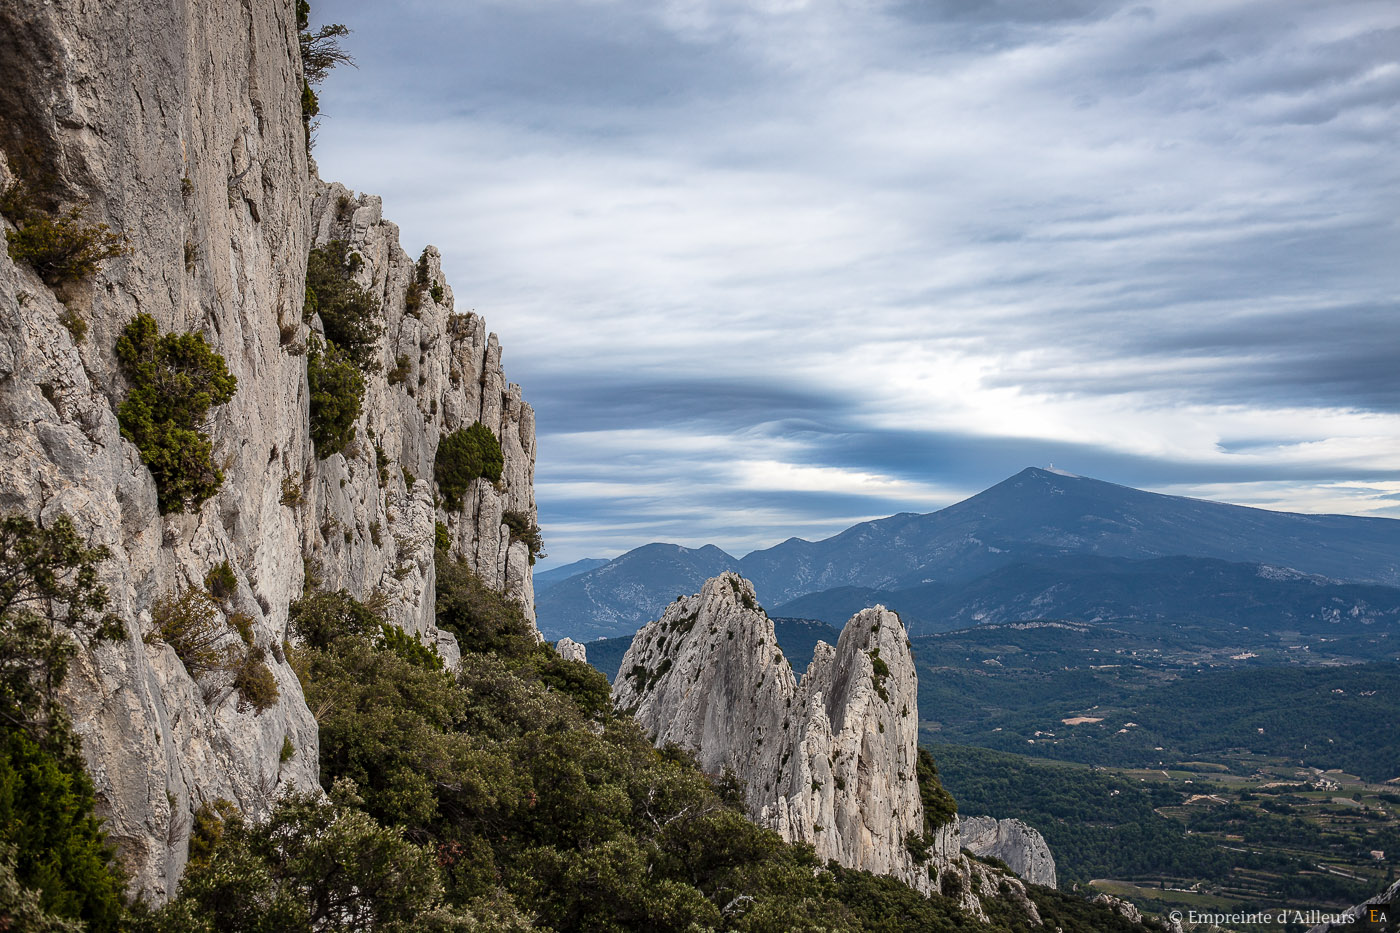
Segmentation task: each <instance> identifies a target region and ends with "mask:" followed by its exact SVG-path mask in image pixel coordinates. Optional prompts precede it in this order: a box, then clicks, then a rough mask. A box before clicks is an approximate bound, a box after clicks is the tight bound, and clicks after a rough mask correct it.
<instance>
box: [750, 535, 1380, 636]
mask: <svg viewBox="0 0 1400 933" xmlns="http://www.w3.org/2000/svg"><path fill="white" fill-rule="evenodd" d="M875 603H880V604H882V605H884V606H886V607H888V608H890V609H893V610H895V611H896V612H898V613H899V614H900V617H901V618H902V619H903V620H904V623H905V625H907V626H908V627H909V630H910V632H911V633H914V634H927V633H929V632H940V631H952V630H954V629H960V628H966V627H968V626H971V625H977V624H980V623H986V622H1014V621H1019V620H1023V619H1042V618H1043V619H1075V620H1080V621H1085V622H1101V621H1107V620H1114V619H1141V620H1146V621H1153V620H1156V621H1165V620H1168V619H1193V620H1197V621H1217V622H1222V623H1229V624H1232V625H1242V626H1251V627H1255V628H1258V629H1260V630H1264V631H1280V630H1292V631H1308V632H1326V631H1329V630H1331V629H1336V628H1338V626H1342V627H1344V628H1345V629H1346V630H1347V632H1348V633H1351V632H1352V631H1353V630H1354V629H1355V627H1356V626H1365V625H1374V624H1376V623H1389V624H1390V625H1392V626H1393V625H1394V624H1395V623H1396V622H1400V587H1393V586H1378V585H1375V584H1360V583H1338V582H1336V581H1334V580H1329V579H1328V578H1326V577H1320V576H1316V575H1310V574H1303V573H1299V572H1298V571H1295V570H1288V569H1283V568H1279V567H1274V566H1271V565H1268V564H1240V563H1230V562H1228V561H1222V560H1215V559H1214V558H1205V557H1158V558H1153V559H1151V560H1128V559H1126V558H1121V557H1098V556H1094V555H1085V554H1077V555H1071V556H1057V557H1053V558H1045V559H1042V560H1038V561H1031V562H1026V563H1016V564H1011V565H1008V566H1006V567H1000V568H998V569H996V570H994V571H992V572H991V573H989V574H985V575H983V576H981V577H978V578H977V579H975V580H970V581H968V582H966V583H957V584H945V583H925V584H923V585H922V586H915V587H909V588H907V589H900V590H876V589H871V588H868V587H840V588H837V589H834V590H827V591H825V592H821V593H812V594H809V595H807V596H800V597H798V598H797V599H795V600H792V601H791V602H788V603H784V604H783V605H781V606H778V607H777V608H776V609H774V610H773V611H774V612H775V613H777V614H781V615H785V616H800V617H803V618H809V619H820V620H822V621H824V622H829V623H832V624H840V623H841V622H844V621H845V620H846V619H848V618H850V617H851V615H853V614H854V613H856V612H858V611H860V610H861V609H863V608H865V607H866V606H870V605H874V604H875Z"/></svg>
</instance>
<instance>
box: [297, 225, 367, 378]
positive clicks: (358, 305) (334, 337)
mask: <svg viewBox="0 0 1400 933" xmlns="http://www.w3.org/2000/svg"><path fill="white" fill-rule="evenodd" d="M362 263H363V260H362V259H361V258H360V255H359V254H358V253H354V252H351V251H350V247H349V244H347V243H346V242H345V241H344V240H331V241H330V242H329V243H327V244H326V245H325V246H322V247H320V248H318V249H313V250H312V251H311V254H310V256H309V257H308V258H307V261H306V290H307V308H306V311H307V313H308V314H312V313H315V314H319V315H320V316H321V326H322V328H323V329H324V330H325V333H326V340H327V341H328V342H329V343H331V344H334V345H335V346H336V347H338V348H339V349H340V351H341V353H342V354H344V356H345V358H346V359H348V360H349V361H350V362H352V363H354V364H355V366H356V367H357V368H358V369H359V370H360V372H362V373H370V372H378V371H379V360H378V342H379V338H380V337H381V336H382V335H383V333H384V325H383V323H382V322H381V321H380V320H379V299H377V298H375V297H374V296H373V295H372V294H370V293H369V292H368V291H367V290H366V289H365V288H364V287H363V286H362V285H360V284H359V283H358V282H356V281H355V280H354V279H353V278H352V277H351V276H352V275H353V274H354V272H355V270H357V269H358V268H359V267H360V265H361V264H362Z"/></svg>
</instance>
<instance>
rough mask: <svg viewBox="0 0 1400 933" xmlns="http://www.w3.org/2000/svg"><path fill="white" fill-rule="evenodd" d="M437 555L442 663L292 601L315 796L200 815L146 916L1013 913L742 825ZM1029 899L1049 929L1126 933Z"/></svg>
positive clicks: (363, 615) (874, 922) (697, 918)
mask: <svg viewBox="0 0 1400 933" xmlns="http://www.w3.org/2000/svg"><path fill="white" fill-rule="evenodd" d="M437 570H438V573H437V578H438V603H437V611H438V618H437V622H438V625H439V626H440V627H441V628H443V629H445V630H447V631H452V632H454V633H456V634H457V635H458V637H459V638H460V639H461V644H462V646H463V648H464V649H466V650H465V652H464V654H463V658H462V663H461V666H460V669H459V671H458V672H457V673H456V674H455V675H454V674H453V673H451V672H448V671H446V670H444V668H443V665H442V663H441V660H440V659H439V658H437V657H436V655H435V653H433V652H432V651H431V650H429V649H427V648H425V647H424V646H421V645H419V644H418V643H417V641H416V640H415V639H413V638H412V637H411V636H408V635H406V634H404V633H403V632H401V631H399V630H396V629H392V628H389V627H386V626H385V625H384V623H383V622H382V620H381V619H380V618H379V617H378V616H377V615H376V614H375V613H374V612H373V611H371V610H370V609H369V608H368V607H366V606H364V605H363V604H361V603H358V602H357V601H355V600H353V599H351V598H350V597H349V596H348V595H346V594H344V593H313V594H309V595H308V596H306V597H304V598H303V599H302V600H300V601H299V602H298V603H297V604H296V605H295V606H294V607H293V610H292V613H291V624H292V627H293V631H294V633H295V634H296V635H297V636H298V639H299V641H300V646H299V647H297V648H294V649H292V650H291V651H290V653H289V656H290V659H291V662H292V664H293V666H294V668H295V669H296V670H297V671H298V674H299V676H300V677H301V678H302V681H303V684H304V686H305V689H306V692H307V699H308V700H309V702H310V705H311V707H312V708H313V709H316V710H319V711H320V726H321V778H322V782H323V783H324V784H325V785H326V786H327V787H330V788H332V795H331V800H330V801H329V802H319V803H318V802H315V801H312V800H311V799H309V798H305V799H304V798H295V797H294V798H290V799H288V800H287V801H284V802H283V804H281V805H280V806H279V808H278V810H277V812H276V813H274V816H273V821H272V823H271V824H268V825H266V826H258V827H254V826H249V825H247V824H245V823H244V822H243V821H241V820H240V819H238V818H237V817H236V816H231V815H230V816H225V817H222V818H217V817H211V816H208V815H206V818H205V823H204V825H205V826H206V828H207V831H205V833H204V838H202V839H201V840H200V842H199V843H198V846H197V847H196V848H197V850H198V852H199V853H200V857H199V858H196V859H195V860H193V861H192V863H191V869H190V871H189V873H188V874H187V876H186V880H185V882H184V884H183V885H182V888H181V894H180V897H179V898H178V899H177V901H176V902H175V903H174V904H172V905H171V906H169V907H167V908H165V909H164V910H163V911H161V912H160V914H159V916H158V918H157V920H156V921H154V926H153V929H157V930H160V931H171V933H173V931H174V930H176V929H194V930H212V929H219V930H221V931H222V930H228V931H235V933H236V931H243V930H249V931H251V930H262V929H274V928H275V929H279V930H281V929H285V930H291V931H301V930H310V929H314V928H316V926H317V923H318V921H319V922H321V923H323V924H324V923H326V922H335V923H339V924H341V925H342V926H343V927H344V928H353V929H365V930H371V929H373V930H400V929H424V930H434V929H441V930H458V929H461V930H465V929H487V930H524V929H548V930H557V931H566V930H684V929H694V930H721V929H722V930H752V931H770V930H771V931H775V933H776V931H789V930H811V931H816V930H824V931H843V930H851V931H855V930H889V931H894V930H914V929H916V930H964V929H965V930H972V929H980V930H988V931H997V930H1012V929H1018V930H1019V929H1028V928H1029V922H1028V921H1027V920H1026V919H1025V918H1024V917H1023V916H1021V915H1019V914H1018V913H1016V912H1015V910H1014V908H1008V909H1007V910H1006V911H1005V916H1004V917H1000V918H999V922H997V923H994V924H993V925H991V926H985V927H984V926H981V925H979V924H976V922H975V921H973V920H971V918H969V917H967V916H965V915H963V914H961V913H960V912H959V911H958V910H957V909H956V906H955V904H954V903H953V902H952V901H950V900H947V899H944V898H942V897H933V898H924V897H922V896H921V895H918V894H917V893H915V892H913V891H911V890H910V889H908V888H906V887H904V886H903V885H900V884H898V883H896V882H894V881H891V880H889V879H883V878H877V877H874V876H871V875H869V874H865V873H861V872H852V871H846V870H843V869H840V868H837V867H835V866H826V867H823V866H821V865H819V864H818V863H817V862H816V860H815V858H814V857H813V854H812V851H811V849H810V848H808V847H803V846H792V845H788V844H785V843H783V842H782V841H781V839H780V838H779V837H778V836H776V835H775V834H774V833H772V832H769V831H766V830H762V829H759V828H758V827H757V826H755V825H753V824H752V823H750V822H749V821H748V820H746V819H745V818H744V817H743V816H742V815H741V813H740V812H739V811H738V810H736V809H734V803H733V801H735V800H737V799H738V798H739V797H741V794H738V793H735V792H734V788H732V787H728V786H727V785H726V784H725V782H724V781H720V782H719V787H720V789H719V790H717V789H716V786H714V785H712V784H711V782H710V780H709V779H707V778H706V777H705V776H704V775H702V774H700V772H699V771H698V770H696V768H695V767H694V763H693V760H692V759H690V758H689V756H687V755H685V754H683V753H679V752H677V751H676V750H674V749H668V750H666V751H664V752H658V751H656V750H655V749H653V748H652V747H651V745H650V743H649V742H648V741H647V740H646V739H645V737H644V736H643V735H642V734H641V733H640V730H639V729H638V727H637V724H636V722H635V721H634V720H632V719H631V718H630V717H625V716H619V715H617V714H616V713H615V712H614V711H613V710H612V708H611V705H610V703H609V699H608V693H609V691H608V685H607V682H606V680H605V678H603V677H602V676H601V675H600V674H599V673H597V672H596V671H594V670H592V669H591V668H589V667H588V666H587V665H584V664H580V663H577V662H571V661H565V660H563V659H561V658H560V657H559V656H558V655H557V654H555V653H554V651H553V650H552V649H550V648H549V647H548V646H547V645H540V644H537V643H536V642H535V640H534V636H533V633H532V630H531V627H530V625H529V623H528V622H527V621H526V620H525V618H524V616H523V614H522V613H521V612H520V610H519V608H518V607H517V606H516V605H514V604H513V603H511V602H509V601H507V600H505V599H503V598H502V597H501V596H499V595H498V594H496V593H494V592H492V591H491V590H489V589H487V588H486V587H485V586H484V585H482V584H481V582H480V580H478V579H476V578H475V576H474V575H473V574H472V573H471V572H470V571H469V570H468V569H467V568H466V567H465V566H464V565H462V564H461V563H459V562H456V561H454V560H452V559H451V558H449V557H448V556H447V555H446V553H444V552H441V551H440V552H439V554H438V568H437ZM331 865H336V866H340V867H341V870H340V871H337V872H332V871H329V870H328V866H331ZM254 894H256V895H257V896H256V897H254V896H253V895H254ZM1042 898H1043V899H1044V901H1045V904H1044V907H1043V910H1044V911H1048V912H1049V913H1050V914H1051V915H1053V916H1054V917H1055V918H1056V922H1057V923H1059V924H1060V925H1061V926H1062V927H1063V928H1064V929H1065V930H1066V931H1067V933H1068V931H1074V930H1085V931H1087V930H1106V929H1116V928H1120V927H1121V928H1122V929H1129V928H1130V926H1128V925H1125V923H1124V924H1119V927H1115V926H1114V924H1115V923H1117V922H1118V921H1115V920H1111V919H1108V915H1107V914H1106V913H1105V912H1104V911H1102V910H1099V909H1097V908H1092V907H1089V906H1088V905H1087V904H1084V903H1082V902H1077V901H1072V900H1067V899H1062V898H1059V897H1057V896H1055V895H1053V894H1048V893H1045V892H1041V893H1040V894H1039V895H1038V899H1042ZM997 909H999V908H997ZM527 918H528V920H527ZM473 924H475V925H473Z"/></svg>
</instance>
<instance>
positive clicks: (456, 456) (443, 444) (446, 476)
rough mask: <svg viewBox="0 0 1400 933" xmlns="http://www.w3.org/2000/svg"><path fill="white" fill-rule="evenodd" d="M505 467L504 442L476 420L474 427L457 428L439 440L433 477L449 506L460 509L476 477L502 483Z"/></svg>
mask: <svg viewBox="0 0 1400 933" xmlns="http://www.w3.org/2000/svg"><path fill="white" fill-rule="evenodd" d="M504 467H505V457H504V456H503V455H502V454H501V442H500V441H498V440H497V439H496V435H495V434H493V433H491V429H490V428H488V427H487V426H486V425H484V424H482V423H481V422H480V421H474V422H472V424H471V427H468V428H465V429H459V430H456V431H453V432H452V433H451V434H449V435H447V436H446V437H444V438H443V439H442V440H441V441H439V442H438V449H437V456H436V457H435V458H434V460H433V478H434V479H436V480H437V484H438V491H439V492H441V493H442V501H443V503H444V504H446V506H447V508H449V509H460V508H461V507H462V497H463V496H464V495H466V494H467V489H468V488H469V487H470V486H471V483H472V480H475V479H489V480H490V481H491V482H493V483H495V482H499V481H500V479H501V470H502V469H503V468H504Z"/></svg>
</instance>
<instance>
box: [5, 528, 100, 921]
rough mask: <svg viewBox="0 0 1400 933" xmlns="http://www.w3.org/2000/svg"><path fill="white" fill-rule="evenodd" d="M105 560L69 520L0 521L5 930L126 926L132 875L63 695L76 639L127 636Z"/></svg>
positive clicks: (97, 549)
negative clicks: (125, 870)
mask: <svg viewBox="0 0 1400 933" xmlns="http://www.w3.org/2000/svg"><path fill="white" fill-rule="evenodd" d="M109 556H110V554H109V552H108V551H107V549H106V548H101V547H98V548H92V547H89V546H87V544H86V543H85V542H83V540H82V539H81V538H80V537H79V536H78V534H77V532H76V531H75V530H74V528H73V524H72V522H71V521H69V519H68V518H67V517H66V516H60V517H59V518H57V519H56V520H55V521H54V522H53V524H52V525H51V526H50V527H49V528H39V527H38V526H36V525H35V524H34V523H33V522H32V521H30V520H29V519H27V518H24V517H22V516H10V517H8V518H6V519H4V520H3V521H0V720H3V722H4V724H5V725H4V728H3V729H0V921H5V922H7V923H8V924H9V927H8V928H12V929H15V930H21V929H24V930H30V929H33V930H53V931H59V930H63V931H69V930H75V929H77V928H76V927H74V926H64V925H55V923H56V921H54V920H53V919H52V918H53V917H59V918H63V919H64V920H70V921H72V920H81V921H83V922H84V923H85V924H86V929H87V930H88V931H90V933H107V931H115V930H117V929H119V928H120V927H121V921H122V917H123V913H124V905H123V894H122V892H123V890H124V888H125V883H126V882H125V878H124V877H123V876H122V873H121V870H120V869H119V868H118V867H117V866H116V864H115V863H114V861H113V852H112V849H111V847H110V846H109V845H108V844H107V842H106V840H105V838H104V836H103V833H102V827H101V822H100V821H99V820H98V819H97V817H96V815H95V814H94V812H93V807H94V804H95V797H94V793H93V786H92V782H91V781H90V780H89V779H88V776H87V773H86V772H85V771H84V769H83V758H82V750H81V746H80V743H79V740H78V738H77V736H75V735H74V734H73V732H72V729H71V727H70V725H69V722H68V716H67V713H66V711H65V710H64V708H63V706H62V704H61V703H60V702H59V700H58V696H57V692H58V689H59V688H60V687H61V686H62V684H63V681H64V679H65V677H66V675H67V671H68V664H69V661H70V660H71V659H72V657H73V655H74V653H75V652H76V650H77V648H76V645H75V643H74V640H73V639H72V638H71V637H70V636H69V635H68V634H67V632H68V631H81V632H84V633H86V634H87V635H88V636H90V637H95V638H98V639H108V638H116V637H118V635H119V634H120V630H119V628H118V626H117V625H115V624H114V623H113V622H112V621H111V620H109V619H108V618H107V617H106V616H104V615H103V612H104V610H105V609H106V605H107V593H106V591H105V590H104V589H103V588H102V587H101V586H99V585H98V583H97V565H98V564H99V563H101V562H102V561H104V560H106V559H107V558H108V557H109ZM45 915H48V916H47V917H46V916H45Z"/></svg>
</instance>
